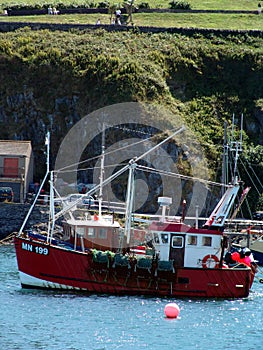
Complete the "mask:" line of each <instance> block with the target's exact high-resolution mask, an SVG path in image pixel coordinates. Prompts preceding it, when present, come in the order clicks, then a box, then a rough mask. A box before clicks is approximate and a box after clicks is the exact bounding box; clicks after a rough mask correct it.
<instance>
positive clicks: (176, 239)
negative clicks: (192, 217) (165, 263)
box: [172, 236, 184, 248]
mask: <svg viewBox="0 0 263 350" xmlns="http://www.w3.org/2000/svg"><path fill="white" fill-rule="evenodd" d="M183 243H184V241H183V237H181V236H173V238H172V247H173V248H182V247H183V245H184V244H183Z"/></svg>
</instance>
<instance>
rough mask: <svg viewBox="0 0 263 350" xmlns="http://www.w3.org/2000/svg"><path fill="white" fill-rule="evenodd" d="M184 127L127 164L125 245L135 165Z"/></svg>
mask: <svg viewBox="0 0 263 350" xmlns="http://www.w3.org/2000/svg"><path fill="white" fill-rule="evenodd" d="M184 130H185V127H184V126H182V127H181V128H180V129H178V130H177V131H175V132H174V133H173V134H172V135H170V136H168V137H167V138H166V139H164V140H163V141H161V142H160V143H158V144H157V145H155V146H154V147H152V148H151V149H149V150H148V151H146V152H145V153H143V154H142V155H140V156H139V157H136V158H135V159H131V160H130V162H129V179H128V186H127V195H126V211H125V230H124V235H125V236H126V239H127V244H129V242H130V235H131V221H132V210H133V200H134V174H135V169H136V166H137V163H138V161H139V160H141V159H142V158H144V157H146V156H147V155H148V154H149V153H151V152H153V151H154V150H156V149H157V148H160V147H161V146H162V145H163V144H164V143H166V142H167V141H169V140H170V139H171V138H173V137H174V136H175V135H177V134H179V133H180V132H182V131H184Z"/></svg>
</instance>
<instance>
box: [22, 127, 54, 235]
mask: <svg viewBox="0 0 263 350" xmlns="http://www.w3.org/2000/svg"><path fill="white" fill-rule="evenodd" d="M45 146H46V148H47V151H46V156H47V160H46V165H47V170H46V174H45V176H44V179H43V181H42V182H41V184H40V186H39V190H38V192H37V194H36V196H35V199H34V201H33V203H32V205H31V207H30V209H29V211H28V213H27V215H26V217H25V219H24V222H23V224H22V226H21V227H20V230H19V232H18V236H20V235H21V234H22V232H23V230H24V228H25V225H26V223H27V220H28V218H29V216H30V215H31V213H32V210H33V209H34V206H35V204H36V201H37V200H38V197H39V195H40V193H41V191H42V188H43V186H44V184H45V182H46V179H47V177H48V175H49V153H50V132H49V131H48V132H47V135H46V139H45Z"/></svg>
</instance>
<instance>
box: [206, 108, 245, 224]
mask: <svg viewBox="0 0 263 350" xmlns="http://www.w3.org/2000/svg"><path fill="white" fill-rule="evenodd" d="M242 132H243V114H242V115H241V127H240V138H239V140H235V136H234V114H233V119H232V134H231V140H230V147H229V150H228V145H227V142H226V136H227V135H226V124H225V142H224V159H225V164H224V169H223V170H224V173H227V171H228V170H227V169H228V162H229V159H228V153H229V151H230V152H232V153H235V157H234V170H233V174H232V181H231V183H232V186H231V187H230V188H228V190H227V191H226V192H225V193H224V195H223V197H222V198H221V200H220V202H219V203H218V204H217V206H216V208H215V209H214V210H213V212H212V214H211V215H210V216H209V218H208V220H207V221H206V223H205V225H204V227H208V228H212V229H220V230H222V229H223V228H224V224H225V221H226V219H227V217H228V216H229V213H230V210H231V208H232V206H233V204H234V201H235V199H236V197H237V194H238V191H239V188H240V185H239V181H238V172H237V162H238V158H239V153H241V152H242ZM224 173H223V174H222V175H223V176H224ZM224 180H225V181H228V179H227V177H224ZM224 184H225V183H224Z"/></svg>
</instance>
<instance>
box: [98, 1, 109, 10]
mask: <svg viewBox="0 0 263 350" xmlns="http://www.w3.org/2000/svg"><path fill="white" fill-rule="evenodd" d="M108 7H109V3H108V1H102V2H99V3H98V8H99V9H106V8H108Z"/></svg>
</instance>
